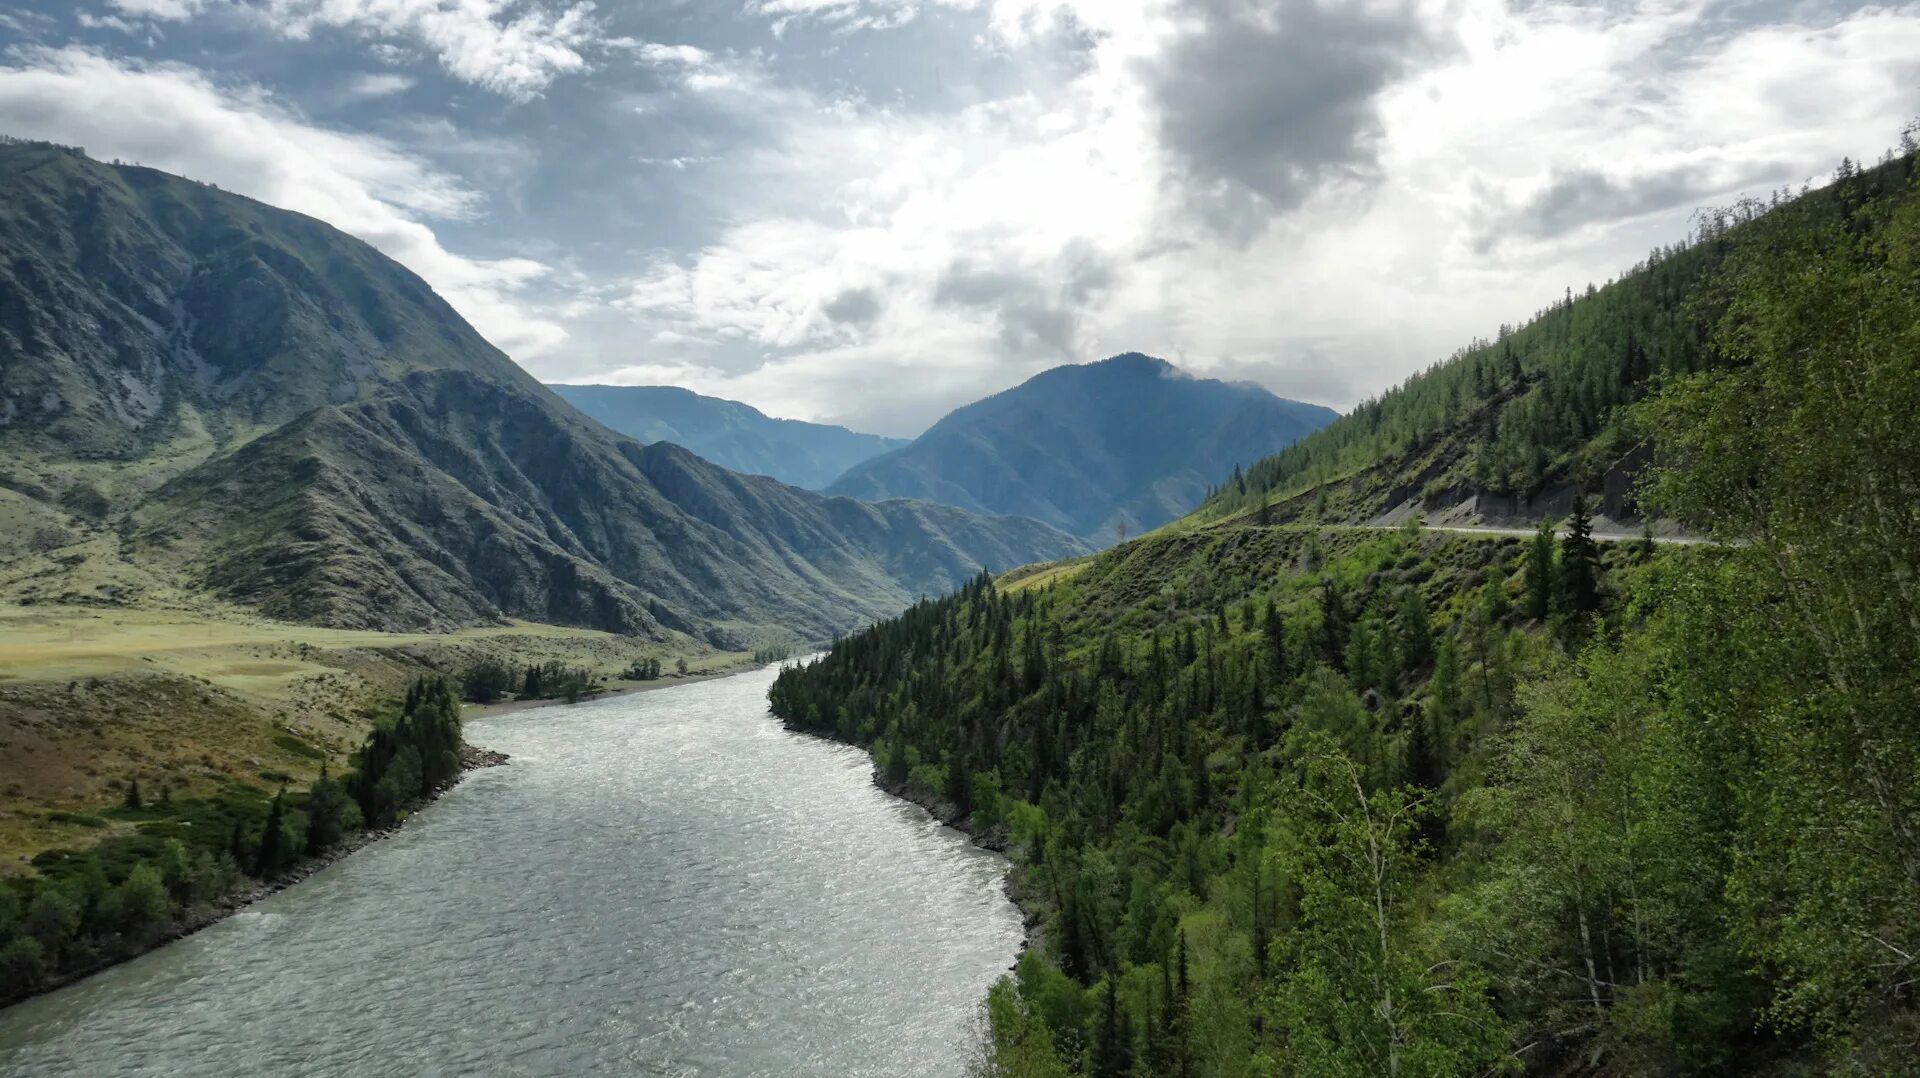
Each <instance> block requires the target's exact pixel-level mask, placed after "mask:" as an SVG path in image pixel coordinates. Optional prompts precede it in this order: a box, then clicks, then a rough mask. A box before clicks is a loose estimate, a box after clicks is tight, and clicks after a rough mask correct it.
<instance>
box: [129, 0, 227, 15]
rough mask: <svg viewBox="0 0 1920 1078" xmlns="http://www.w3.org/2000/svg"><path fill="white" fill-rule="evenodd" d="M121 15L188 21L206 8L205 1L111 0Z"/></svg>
mask: <svg viewBox="0 0 1920 1078" xmlns="http://www.w3.org/2000/svg"><path fill="white" fill-rule="evenodd" d="M112 3H113V6H114V7H115V8H116V9H118V10H119V11H120V12H122V13H123V14H127V15H133V16H137V17H139V18H143V19H167V20H179V19H190V18H192V17H193V16H195V15H198V14H199V13H200V12H202V11H204V10H205V9H206V6H207V0H112Z"/></svg>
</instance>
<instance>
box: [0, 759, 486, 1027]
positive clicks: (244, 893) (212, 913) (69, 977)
mask: <svg viewBox="0 0 1920 1078" xmlns="http://www.w3.org/2000/svg"><path fill="white" fill-rule="evenodd" d="M509 759H510V757H508V756H507V754H506V753H504V752H495V751H494V750H492V749H483V748H480V747H479V746H477V745H463V746H461V750H460V773H459V774H457V775H455V776H454V778H453V780H452V781H450V782H448V783H446V784H445V785H443V786H441V787H439V788H438V789H436V790H434V791H433V792H432V793H430V794H428V795H427V796H426V797H424V798H422V799H421V800H420V802H419V803H418V804H416V805H414V806H413V808H412V810H411V811H409V812H408V813H407V816H406V818H405V819H402V820H401V821H400V822H399V823H396V824H394V825H393V826H392V827H382V828H377V829H375V828H370V829H368V830H364V831H358V832H355V833H354V834H352V835H350V836H348V837H347V838H345V839H342V840H341V842H340V844H339V845H337V846H335V847H334V848H332V849H330V850H328V851H327V852H325V853H322V854H318V855H316V856H313V857H303V858H301V859H300V860H299V861H297V862H295V863H294V864H293V865H292V866H290V867H288V868H287V870H286V871H284V872H282V873H281V874H280V875H278V876H276V877H274V878H273V879H271V880H251V881H249V882H248V885H247V886H246V887H242V888H240V889H238V890H235V891H231V892H229V893H227V894H225V895H222V896H221V897H219V898H217V899H214V900H213V901H212V902H208V903H204V904H202V905H199V906H194V907H191V908H189V909H186V910H184V911H182V912H181V914H180V916H178V917H176V918H174V920H173V922H172V923H171V924H169V925H168V926H167V927H166V928H165V929H163V930H162V931H161V932H160V933H159V934H158V935H156V936H155V937H154V938H153V939H152V940H151V941H150V942H148V943H146V944H145V945H143V946H140V947H137V948H134V949H130V950H128V951H127V952H126V953H124V954H118V955H115V956H113V957H112V958H107V959H102V960H101V961H99V962H96V963H94V964H93V965H91V966H87V967H86V968H84V969H77V970H71V971H69V972H67V973H64V974H61V975H60V976H58V977H52V978H49V979H47V980H46V981H44V982H42V983H40V984H37V985H34V986H33V987H31V988H29V989H27V990H26V991H24V992H16V993H14V994H13V995H10V996H6V997H0V1007H10V1006H12V1005H13V1004H15V1003H19V1002H20V1001H22V1000H26V999H32V998H33V997H34V996H40V995H45V994H46V993H48V992H53V991H56V990H58V989H61V988H65V987H66V986H68V985H70V984H75V983H77V982H79V981H83V980H85V979H87V978H88V977H91V976H93V975H94V974H96V973H99V972H101V971H102V970H106V969H110V968H112V967H114V966H117V965H119V964H120V963H122V962H126V961H129V960H131V959H134V958H138V957H139V956H141V955H143V954H146V953H147V952H148V951H152V950H155V949H157V948H160V947H163V946H165V945H167V944H169V943H172V942H174V941H175V940H182V939H185V938H187V937H188V936H191V935H193V934H194V933H196V932H199V931H200V930H201V929H204V928H207V927H208V926H210V925H213V924H217V923H218V922H220V921H224V920H226V919H227V918H228V917H231V916H233V915H234V914H236V913H239V912H240V911H241V910H243V909H246V908H247V907H248V906H251V905H253V904H254V903H256V902H258V901H260V900H261V899H264V898H266V897H268V896H270V895H275V894H278V893H280V892H281V891H284V890H286V889H287V888H289V887H292V886H293V885H294V884H296V883H299V882H301V881H302V880H305V879H306V878H307V877H309V876H312V875H313V874H314V873H316V872H319V871H320V870H321V869H323V868H326V867H327V866H328V865H331V864H334V863H336V862H338V861H341V860H344V859H345V858H347V857H348V856H350V855H351V854H353V853H355V852H356V851H359V850H362V849H365V848H366V847H368V846H371V845H373V844H374V843H376V842H378V841H380V840H381V839H383V838H387V837H389V836H391V835H394V834H397V833H399V832H400V831H401V830H402V829H403V828H405V827H406V826H407V823H408V822H409V821H411V820H412V819H413V818H414V817H415V816H417V815H419V813H420V811H421V810H422V809H424V808H426V807H427V806H428V805H430V804H432V803H433V802H435V801H437V800H439V799H440V796H441V795H442V794H444V793H446V792H447V791H448V790H451V789H453V788H454V787H455V786H458V785H459V784H460V780H461V779H463V778H465V777H466V775H467V773H468V772H470V771H478V770H480V769H482V768H487V767H500V766H502V765H504V764H506V763H507V761H508V760H509Z"/></svg>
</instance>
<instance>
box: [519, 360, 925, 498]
mask: <svg viewBox="0 0 1920 1078" xmlns="http://www.w3.org/2000/svg"><path fill="white" fill-rule="evenodd" d="M547 388H548V389H551V390H553V391H554V392H555V393H557V394H559V395H560V397H561V398H562V399H563V400H565V401H566V402H567V403H569V404H571V405H573V406H574V407H575V408H578V409H580V410H581V411H583V412H585V413H586V414H588V415H590V416H592V417H593V418H594V419H597V420H599V421H600V423H601V424H602V425H604V426H606V427H609V428H611V429H613V430H616V431H618V432H620V433H621V434H624V435H626V436H628V437H629V438H637V439H639V440H640V441H643V442H672V443H674V444H675V445H681V446H685V447H686V448H688V449H691V450H693V451H694V452H695V453H697V454H699V455H700V456H702V457H705V458H706V459H708V460H710V461H712V462H714V463H715V464H718V465H720V466H722V467H724V468H731V469H733V470H734V471H736V472H745V473H747V474H749V475H770V476H772V477H773V478H775V479H778V480H780V481H781V482H782V483H789V484H792V485H793V486H796V487H803V488H805V489H807V490H819V489H821V488H822V487H825V486H827V485H828V484H829V483H832V482H833V481H834V480H835V479H838V478H839V477H840V476H841V475H842V474H843V473H844V472H846V470H847V469H849V468H852V467H853V466H855V465H857V464H859V463H861V462H862V461H866V460H870V459H872V458H874V457H877V456H879V455H880V454H882V453H886V452H889V451H891V450H894V449H898V448H900V447H901V446H903V445H906V444H907V443H906V440H905V439H903V438H884V437H881V436H880V435H878V434H860V433H857V432H855V431H851V430H848V429H847V428H845V427H839V426H830V425H827V424H824V423H808V422H806V421H805V420H800V419H777V418H774V417H772V416H769V415H767V414H766V413H765V412H762V411H761V410H760V409H758V408H755V407H754V406H753V405H751V404H743V403H741V402H740V401H732V400H726V399H723V398H720V397H708V396H703V395H701V394H699V393H695V392H694V391H692V390H690V389H682V388H680V387H679V386H605V385H550V386H548V387H547Z"/></svg>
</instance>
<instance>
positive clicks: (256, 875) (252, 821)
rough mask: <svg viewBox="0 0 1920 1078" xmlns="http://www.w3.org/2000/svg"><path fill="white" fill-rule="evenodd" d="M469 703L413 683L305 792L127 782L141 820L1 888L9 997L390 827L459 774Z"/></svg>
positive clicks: (127, 816)
mask: <svg viewBox="0 0 1920 1078" xmlns="http://www.w3.org/2000/svg"><path fill="white" fill-rule="evenodd" d="M462 744H463V742H462V740H461V728H460V704H459V701H458V700H457V699H456V698H455V695H454V692H453V688H452V685H451V684H450V683H449V682H448V681H447V680H446V679H445V678H442V677H430V678H423V679H420V680H418V681H416V682H415V683H414V684H413V685H412V686H411V687H409V689H408V690H407V693H406V695H405V696H404V697H403V698H402V699H401V700H400V701H398V702H396V704H395V705H393V707H392V709H391V710H390V712H389V713H388V714H386V715H384V716H382V717H380V718H379V719H377V720H376V722H375V724H374V729H373V730H372V731H371V732H370V733H369V734H368V735H367V739H366V741H365V743H364V744H362V746H361V747H360V749H359V750H358V751H357V752H356V753H355V754H354V756H353V760H352V765H353V766H352V768H351V769H350V770H349V771H348V772H347V773H346V774H345V775H344V776H340V777H336V776H333V775H331V774H330V773H329V769H328V767H327V766H326V765H325V764H322V766H321V771H320V775H319V777H318V778H316V779H315V780H314V781H313V783H312V784H310V785H309V786H308V787H307V788H306V789H305V790H304V791H294V790H291V789H289V788H288V786H287V785H286V784H285V783H282V784H281V786H280V788H279V789H278V790H277V791H276V792H275V793H274V794H273V796H272V797H271V798H268V797H265V796H263V795H262V793H261V792H260V791H259V789H258V788H257V787H254V786H253V785H251V784H250V783H247V782H244V781H240V780H230V781H227V782H225V783H223V784H222V785H221V787H220V788H219V789H218V790H217V791H216V792H215V793H213V794H211V795H208V796H206V797H199V798H175V797H172V796H171V793H170V791H166V790H163V792H162V796H161V797H160V798H158V799H148V798H145V797H143V796H142V794H141V792H140V788H139V784H138V782H137V780H135V781H133V782H130V783H129V785H128V787H127V789H126V792H125V794H124V795H123V800H122V804H121V805H120V806H119V807H118V808H117V809H116V810H113V814H114V815H115V816H116V818H118V819H121V820H125V821H127V822H130V823H132V824H134V825H135V826H134V828H133V829H132V830H131V831H130V832H127V833H122V834H117V835H114V836H112V837H109V838H106V839H104V840H102V841H101V842H99V843H97V844H95V845H93V846H91V847H89V848H86V849H78V850H67V849H54V850H47V851H45V852H43V853H41V854H39V855H38V856H36V857H35V858H34V859H33V867H34V870H35V874H34V875H32V876H17V877H13V878H10V879H8V880H7V881H5V883H4V884H0V1000H6V999H12V998H15V997H18V996H20V995H23V994H25V993H27V992H30V991H32V990H33V989H34V988H35V987H36V986H39V985H42V984H44V983H46V982H48V981H50V980H53V979H56V978H59V977H61V976H63V975H65V974H69V973H72V972H76V971H82V970H88V969H92V968H94V967H96V966H99V965H102V964H104V963H107V962H111V961H116V960H118V959H121V958H125V957H128V956H131V955H133V954H136V953H138V952H140V951H142V950H145V949H146V948H147V947H149V946H151V945H152V944H153V943H154V942H155V941H156V940H158V939H159V938H161V937H162V936H163V935H164V934H165V933H166V932H167V931H168V929H169V928H170V927H171V926H173V925H175V924H176V923H178V922H180V921H182V920H183V919H185V918H186V917H188V916H189V915H190V914H191V913H192V911H194V910H195V909H198V908H205V907H209V906H211V905H213V904H215V903H217V902H218V901H220V900H221V899H223V898H225V897H227V896H228V895H230V894H232V893H233V892H234V891H236V890H238V889H239V888H241V887H242V886H244V885H247V884H249V883H250V882H252V881H270V880H273V879H275V878H277V877H279V876H281V875H283V874H284V873H285V872H286V871H287V870H288V869H290V868H292V867H293V866H294V865H296V864H298V863H299V862H300V861H301V860H302V859H304V858H313V857H321V856H325V855H326V854H328V853H329V852H330V851H332V850H334V849H335V848H337V847H338V846H339V845H340V844H341V843H342V842H344V841H346V840H347V839H348V838H350V837H351V836H353V835H354V834H356V833H357V832H360V831H362V830H365V829H367V828H380V827H387V826H391V825H392V824H394V823H395V822H397V821H398V820H399V819H400V818H401V817H402V816H403V815H404V814H405V813H406V812H407V811H408V810H409V809H411V808H412V807H414V806H416V805H418V804H419V803H420V802H421V801H422V800H424V799H425V798H427V797H429V796H431V795H432V794H433V793H434V792H435V791H436V790H439V789H441V788H443V787H445V786H447V785H448V784H450V783H451V782H453V781H454V779H455V778H456V777H457V776H458V775H459V773H460V769H461V762H460V750H461V747H462Z"/></svg>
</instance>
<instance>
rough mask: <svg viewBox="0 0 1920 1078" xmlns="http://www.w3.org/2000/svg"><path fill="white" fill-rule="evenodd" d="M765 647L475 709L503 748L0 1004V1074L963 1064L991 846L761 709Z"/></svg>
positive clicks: (1006, 946) (1003, 924)
mask: <svg viewBox="0 0 1920 1078" xmlns="http://www.w3.org/2000/svg"><path fill="white" fill-rule="evenodd" d="M773 673H774V672H773V670H772V669H767V670H762V671H758V672H755V673H751V674H743V675H740V676H737V677H731V678H725V679H722V680H717V681H709V682H703V683H699V684H694V685H685V686H677V687H674V688H669V689H661V690H658V691H655V692H648V693H640V694H637V695H633V696H626V697H620V698H617V699H612V700H604V701H599V702H596V703H587V704H580V705H577V706H573V707H552V708H542V709H537V710H534V711H529V712H522V713H520V714H517V715H511V716H505V717H502V718H499V719H493V720H486V721H483V722H478V723H474V724H471V726H470V727H469V732H468V736H469V738H470V739H471V740H473V741H475V742H476V743H479V744H482V745H486V746H488V747H489V748H496V749H500V750H502V751H504V752H507V753H509V754H511V755H512V757H513V762H512V763H511V764H509V765H508V766H506V767H502V768H493V769H490V770H486V771H481V772H477V773H475V774H473V775H470V776H468V778H467V780H466V781H465V782H463V783H462V784H461V785H460V786H459V787H458V788H457V789H455V790H453V791H452V792H450V793H449V794H447V796H445V797H444V798H442V799H441V800H440V801H439V802H438V803H437V804H435V805H434V806H432V807H431V808H429V809H427V810H426V812H424V813H423V814H422V815H421V817H420V818H419V819H416V820H414V821H413V822H412V823H410V824H409V825H408V826H407V827H406V828H405V829H404V830H403V831H401V832H400V833H399V834H398V835H396V836H395V837H393V838H390V839H387V840H385V841H383V842H379V843H375V844H374V845H373V846H371V847H368V848H367V849H365V850H362V851H360V852H358V853H356V854H354V855H353V856H351V857H349V858H347V859H346V860H344V861H342V862H340V863H339V864H336V865H334V866H332V867H330V868H328V869H326V870H325V871H323V872H321V873H319V874H317V875H315V876H314V877H312V878H311V879H309V880H308V881H306V882H304V883H302V884H300V885H298V886H296V887H294V888H292V889H290V890H288V891H285V892H282V893H281V894H279V895H275V896H273V897H272V898H270V899H267V900H266V901H264V902H262V903H260V904H259V905H256V906H254V907H253V908H251V909H249V910H247V911H245V912H243V913H241V914H239V915H237V916H235V917H232V918H230V919H228V920H227V921H224V922H222V923H220V924H217V925H214V926H213V927H211V928H209V929H207V930H206V931H204V932H201V933H199V934H198V935H195V936H192V937H190V938H188V939H185V940H182V941H180V942H178V943H175V944H171V945H169V946H167V947H163V948H161V949H160V950H158V951H155V952H153V953H151V954H148V955H145V956H143V957H141V958H139V959H136V960H134V961H133V962H130V963H127V964H125V965H122V966H119V967H116V968H114V969H111V970H108V971H106V972H104V973H102V974H99V975H97V976H95V977H92V978H90V979H88V980H86V981H84V982H81V983H80V984H77V985H74V986H72V987H69V988H67V989H64V990H62V991H60V992H56V993H53V994H51V995H48V996H43V997H41V998H38V999H34V1000H29V1001H27V1002H26V1003H23V1004H21V1005H19V1006H16V1007H13V1008H11V1009H9V1010H6V1011H3V1012H0V1073H4V1074H8V1075H15V1074H18V1075H71V1074H81V1075H107V1074H169V1075H171V1074H196V1075H210V1074H249V1075H253V1074H301V1075H332V1074H337V1075H365V1074H405V1075H415V1074H501V1075H516V1074H525V1075H549V1074H578V1073H613V1074H643V1075H729V1076H732V1075H834V1076H854V1075H875V1076H880V1075H887V1076H892V1075H940V1074H954V1073H958V1072H959V1070H960V1068H961V1064H962V1060H963V1058H964V1052H965V1040H966V1036H967V1033H968V1030H969V1028H970V1026H971V1023H972V1021H973V1018H974V1013H975V1008H976V1007H977V1005H978V1003H979V1001H980V999H981V998H982V996H983V995H984V994H985V991H986V988H987V986H988V985H989V984H990V983H992V981H993V979H994V978H995V977H997V976H999V974H1000V973H1002V972H1004V971H1005V970H1006V968H1007V967H1008V966H1009V965H1010V964H1011V962H1012V960H1013V957H1014V954H1015V951H1016V949H1017V948H1018V946H1019V941H1020V920H1019V916H1018V914H1017V912H1016V911H1015V910H1014V908H1013V907H1012V906H1011V905H1010V904H1009V903H1008V902H1007V900H1006V898H1005V896H1004V895H1003V894H1002V892H1001V888H1000V882H1001V876H1002V873H1003V871H1004V863H1003V862H1002V861H1000V860H999V859H998V858H996V857H993V856H992V855H989V854H986V853H984V852H982V851H980V850H977V849H974V848H973V847H971V846H969V845H967V844H966V842H965V840H964V839H963V838H962V837H961V836H960V835H958V834H957V833H955V832H953V831H951V830H948V829H946V828H942V827H937V826H934V825H931V824H930V823H929V822H928V821H927V818H926V816H925V814H924V813H922V812H921V811H920V810H919V809H917V808H914V807H913V806H910V805H906V804H903V803H900V802H898V801H895V800H893V799H891V798H889V797H887V796H886V795H885V794H883V793H881V792H880V791H879V790H877V789H875V788H874V787H873V786H872V785H871V783H870V782H869V774H870V771H871V767H870V764H869V762H868V759H867V757H866V755H865V754H864V753H862V752H860V751H858V750H856V749H852V748H849V747H846V746H841V745H834V744H830V743H827V742H823V741H818V740H814V739H811V738H806V737H801V736H799V735H796V734H791V733H789V732H787V731H786V730H783V729H782V728H781V727H780V726H779V724H778V723H777V722H776V721H775V720H774V719H773V718H772V717H771V716H770V715H768V714H767V711H766V690H767V686H768V684H769V683H770V682H771V680H772V678H773Z"/></svg>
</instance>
